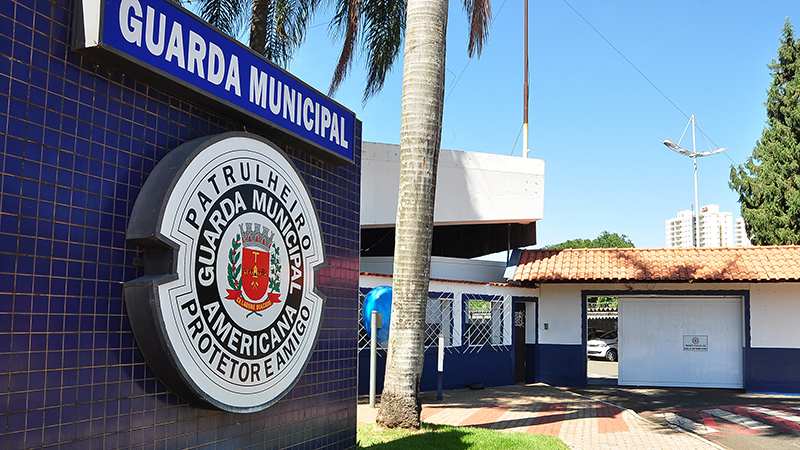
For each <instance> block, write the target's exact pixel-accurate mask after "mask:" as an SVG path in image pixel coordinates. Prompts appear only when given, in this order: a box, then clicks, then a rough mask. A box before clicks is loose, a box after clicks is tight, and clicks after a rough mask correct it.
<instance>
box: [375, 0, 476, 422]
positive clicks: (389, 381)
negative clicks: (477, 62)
mask: <svg viewBox="0 0 800 450" xmlns="http://www.w3.org/2000/svg"><path fill="white" fill-rule="evenodd" d="M447 4H448V1H447V0H408V4H407V6H406V27H407V29H406V36H405V56H404V60H403V95H402V102H401V113H400V116H401V124H400V190H399V193H398V202H397V220H396V231H395V236H396V238H395V250H394V270H393V281H392V286H393V287H392V318H391V323H390V325H389V326H390V329H391V330H392V332H391V334H390V336H389V348H388V352H387V359H386V378H385V381H384V385H383V392H382V394H381V407H380V410H379V411H378V417H377V421H378V422H379V423H381V424H383V425H384V426H387V427H390V428H394V427H403V428H419V425H420V411H421V410H422V407H421V404H420V399H419V381H420V377H421V375H422V363H423V361H424V356H425V347H424V345H425V310H426V308H427V303H428V302H427V300H428V283H429V280H430V267H431V266H430V262H431V243H432V241H433V206H434V193H435V189H436V171H437V165H438V160H439V146H440V144H441V135H442V111H443V109H444V74H445V41H446V35H447ZM464 7H465V9H466V10H467V13H468V15H469V17H470V22H471V24H472V27H471V34H470V45H469V51H470V54H472V53H473V51H477V52H478V53H480V50H481V46H482V43H483V40H484V39H485V38H486V36H487V33H488V26H489V17H490V9H489V0H465V3H464Z"/></svg>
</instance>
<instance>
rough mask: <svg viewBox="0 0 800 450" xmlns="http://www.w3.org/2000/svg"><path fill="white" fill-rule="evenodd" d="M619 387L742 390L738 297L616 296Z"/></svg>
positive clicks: (740, 308)
mask: <svg viewBox="0 0 800 450" xmlns="http://www.w3.org/2000/svg"><path fill="white" fill-rule="evenodd" d="M619 332H620V333H619V380H618V383H619V385H620V386H673V387H713V388H742V387H743V380H744V375H743V363H742V361H743V360H742V354H743V347H744V339H743V326H742V298H741V297H703V296H697V297H622V298H620V300H619Z"/></svg>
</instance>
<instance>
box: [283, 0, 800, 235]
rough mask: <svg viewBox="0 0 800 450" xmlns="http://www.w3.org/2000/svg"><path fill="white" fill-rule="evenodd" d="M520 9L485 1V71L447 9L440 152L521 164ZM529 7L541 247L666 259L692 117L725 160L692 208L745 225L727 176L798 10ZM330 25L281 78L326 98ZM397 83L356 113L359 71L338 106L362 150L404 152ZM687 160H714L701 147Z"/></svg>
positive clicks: (686, 187) (589, 1) (460, 16)
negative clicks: (649, 253)
mask: <svg viewBox="0 0 800 450" xmlns="http://www.w3.org/2000/svg"><path fill="white" fill-rule="evenodd" d="M522 5H523V4H522V3H521V2H516V1H508V0H505V1H504V0H494V1H493V4H492V9H493V15H494V23H493V25H492V28H491V31H490V34H489V41H488V43H487V45H486V46H485V47H484V52H483V55H482V57H481V58H480V59H472V60H469V59H468V58H467V56H466V37H467V27H466V18H465V15H464V13H463V11H462V9H461V4H460V2H455V1H454V2H451V4H450V20H449V27H448V45H447V50H448V53H447V79H446V81H447V87H446V92H445V95H446V97H447V99H446V101H445V108H444V122H443V133H442V148H445V149H453V150H465V151H475V152H486V153H496V154H504V155H514V156H521V155H522V138H521V136H520V134H519V133H520V131H521V128H522V85H523V81H524V76H523V42H522V37H523V6H522ZM529 5H530V6H529V8H530V13H529V14H530V28H529V39H530V41H529V46H530V84H531V90H530V116H529V117H530V119H529V121H530V148H531V156H532V157H535V158H540V159H543V160H544V161H545V167H546V169H545V170H546V173H545V190H544V218H543V219H542V220H541V221H540V222H539V223H538V239H539V244H540V245H548V244H555V243H559V242H562V241H565V240H568V239H575V238H587V239H591V238H594V237H596V236H598V235H599V234H600V233H601V232H602V231H603V230H607V231H609V232H615V233H620V234H625V235H627V236H628V237H629V238H630V239H631V240H632V241H633V242H634V244H636V246H637V247H663V246H664V245H665V236H664V221H665V220H667V219H669V218H672V217H675V216H676V213H677V211H679V210H683V209H690V208H691V206H692V203H693V201H694V181H693V169H692V161H691V159H690V158H688V157H685V156H681V155H679V154H677V153H674V152H672V151H671V150H669V149H667V148H666V147H665V146H663V145H662V144H661V142H660V141H661V140H663V139H666V138H671V139H673V140H674V141H676V142H677V141H678V139H679V138H680V136H681V133H682V132H683V130H684V127H685V126H686V124H687V122H688V119H689V116H690V115H692V114H694V115H695V116H696V118H697V121H698V123H699V125H700V127H701V128H702V130H703V131H704V132H705V134H706V135H707V136H708V137H709V138H710V139H711V140H712V141H713V142H710V145H711V146H712V148H716V147H728V150H727V151H726V152H724V153H723V154H720V155H715V156H712V157H708V158H701V159H699V160H698V181H699V183H698V184H699V196H700V205H701V206H702V205H706V204H709V203H717V204H719V205H720V208H721V210H722V211H730V212H733V215H734V218H736V217H739V216H740V213H739V204H738V197H737V195H736V194H735V193H734V192H733V191H731V190H730V189H729V188H728V180H729V173H730V166H731V165H732V164H734V163H735V164H740V163H743V162H744V161H745V160H746V159H747V157H748V156H750V155H751V153H752V150H753V147H754V145H755V143H756V140H757V139H759V138H760V136H761V132H762V130H763V127H764V125H765V121H766V112H765V109H764V104H763V103H764V101H765V100H766V89H767V88H768V86H769V83H770V80H771V76H770V72H769V69H768V68H767V64H769V63H770V62H771V61H772V60H773V59H774V58H776V56H777V49H778V46H779V41H778V40H779V38H780V35H781V29H782V27H783V24H784V21H785V19H786V17H787V16H788V17H789V18H790V19H791V20H793V23H795V25H800V2H798V1H797V0H784V1H773V0H767V1H760V2H756V1H750V0H746V1H745V0H728V1H722V0H713V1H712V0H708V1H704V0H693V1H688V0H674V1H670V2H642V1H633V0H626V1H621V0H607V1H598V0H567V1H564V0H530V3H529ZM570 5H571V6H570ZM573 8H574V10H573ZM576 11H577V12H576ZM584 19H585V20H584ZM327 20H328V16H326V14H325V13H324V12H323V13H322V14H321V15H319V16H318V17H317V18H316V20H315V23H317V24H321V25H320V26H317V27H314V28H312V29H310V30H309V33H308V38H307V40H306V43H305V44H304V46H303V47H302V49H301V50H300V51H299V53H298V54H297V55H296V56H295V59H294V60H293V61H292V63H291V65H290V66H289V70H290V72H292V73H294V74H295V75H296V76H298V77H299V78H301V79H302V80H304V81H305V82H306V83H308V84H310V85H311V86H313V87H315V88H317V89H319V90H320V91H323V92H327V88H328V84H329V83H330V78H331V73H332V71H333V68H334V65H335V62H336V58H337V56H338V52H339V44H338V43H337V44H332V43H331V39H330V37H329V34H328V29H327V25H325V24H324V23H325V22H326V21H327ZM587 21H588V23H587ZM589 24H591V25H589ZM592 27H594V28H595V29H596V30H597V31H599V33H600V34H602V37H601V36H600V35H599V34H598V32H596V31H595V30H594V29H593V28H592ZM606 40H607V41H608V42H610V43H611V44H612V45H613V47H612V46H611V45H609V43H607V42H606ZM614 47H615V48H616V49H617V50H618V51H619V53H618V52H617V50H615V49H614ZM620 53H622V55H624V57H623V56H621V55H620ZM626 58H627V60H629V61H630V62H631V63H632V64H633V65H634V66H635V67H636V68H634V67H632V66H631V64H629V62H628V61H626ZM637 69H638V71H637ZM639 71H641V73H642V74H644V76H643V75H642V74H640V73H639ZM645 77H646V78H645ZM401 79H402V55H401V58H400V60H399V61H398V62H397V64H396V66H395V69H394V71H393V73H392V74H391V75H390V76H389V78H388V80H387V82H386V85H385V87H384V89H383V91H382V93H381V94H380V95H378V96H377V97H375V98H373V99H372V100H371V101H370V102H369V103H367V104H366V105H362V103H361V95H362V91H363V87H364V83H365V76H364V71H363V70H362V61H361V60H357V61H355V63H354V65H353V68H352V72H351V74H350V76H349V78H348V79H347V80H346V82H345V83H344V85H343V86H342V88H341V89H340V91H339V93H338V94H337V95H336V97H335V99H336V100H337V101H339V102H340V103H342V104H343V105H345V106H346V107H348V108H350V109H351V110H353V111H355V112H356V115H357V116H358V117H359V118H360V119H361V120H362V121H363V124H364V130H363V139H364V140H365V141H374V142H386V143H395V144H396V143H399V142H400V93H401V81H402V80H401ZM648 79H649V81H648ZM651 82H652V84H651ZM653 85H655V86H656V87H657V88H656V87H654V86H653ZM659 90H660V91H661V92H663V94H664V95H662V93H660V92H659ZM665 96H666V97H667V98H668V99H667V98H665ZM672 103H674V104H675V105H677V108H676V106H673V104H672ZM691 142H692V141H691V134H690V132H687V137H685V138H684V140H683V141H682V143H681V144H682V145H683V146H684V147H686V148H689V149H691V145H692V143H691ZM697 150H698V151H705V150H708V148H707V147H706V144H705V142H704V141H703V140H702V139H701V137H700V134H699V133H698V137H697Z"/></svg>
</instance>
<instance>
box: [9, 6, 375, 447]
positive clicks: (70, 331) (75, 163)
mask: <svg viewBox="0 0 800 450" xmlns="http://www.w3.org/2000/svg"><path fill="white" fill-rule="evenodd" d="M72 6H73V5H72V2H71V1H69V0H56V1H53V2H51V1H49V0H24V1H22V0H20V1H16V0H1V1H0V146H1V147H2V149H3V152H2V156H1V157H0V158H1V159H0V185H1V186H2V197H0V427H2V429H3V430H4V433H3V434H0V445H1V446H2V447H3V448H7V449H23V448H59V449H89V448H92V449H93V448H105V449H111V448H141V449H153V448H155V449H161V448H163V449H167V448H180V449H184V448H212V449H223V448H224V449H243V448H258V449H268V448H307V449H317V448H348V447H353V446H355V423H356V375H357V374H356V359H357V355H356V340H357V335H356V333H357V326H356V324H357V306H358V300H357V298H358V296H357V287H358V239H359V234H358V233H359V231H358V230H359V216H358V210H359V173H360V170H359V166H360V134H361V133H360V129H359V130H357V135H358V136H359V138H358V139H357V142H356V164H354V165H350V166H344V167H332V166H330V165H327V164H325V163H323V162H321V161H319V160H317V159H314V158H312V157H310V156H308V155H306V154H304V153H302V152H299V151H295V150H293V149H291V148H287V147H285V146H284V149H285V150H286V152H287V153H288V154H289V155H290V156H291V157H292V159H293V161H294V163H295V164H296V166H297V167H298V169H299V170H300V171H301V173H302V174H303V176H304V179H305V181H306V183H307V184H308V187H309V189H310V191H311V194H312V197H313V198H314V199H315V204H316V207H317V209H318V212H319V216H320V220H321V222H322V227H323V233H324V239H325V244H326V257H327V263H328V264H327V266H326V267H325V268H324V269H322V270H321V271H320V272H319V275H318V286H319V289H320V290H321V291H322V292H323V293H324V294H325V295H326V296H327V302H326V309H325V315H324V317H323V322H322V329H321V331H320V334H319V340H318V342H317V346H316V349H315V352H314V354H313V357H312V359H311V361H310V363H309V364H308V367H307V369H306V371H305V373H304V375H303V376H302V377H301V379H300V381H299V382H298V383H297V385H296V386H295V388H294V389H293V390H292V391H291V392H290V393H289V394H288V395H287V396H286V397H285V398H284V399H283V400H281V401H280V402H279V403H277V404H276V405H274V406H272V407H270V408H268V409H266V410H265V411H262V412H259V413H254V414H229V413H223V412H218V411H210V410H204V409H199V408H196V407H193V406H190V405H188V404H186V403H185V402H183V401H181V400H179V399H178V398H177V397H175V396H174V395H172V394H171V393H169V392H168V391H167V390H166V389H165V388H164V387H163V386H162V385H161V384H160V383H159V382H158V380H157V379H156V378H155V377H154V376H153V374H152V372H151V371H150V369H149V368H148V367H147V365H146V364H145V362H144V360H143V358H142V356H141V354H140V352H139V350H138V348H137V346H136V342H135V341H134V338H133V335H132V334H131V331H130V326H129V324H128V320H127V316H126V311H125V306H124V302H123V300H122V282H123V281H126V280H131V279H133V278H136V277H138V276H140V275H141V269H140V267H138V266H137V265H136V264H135V262H136V261H137V259H138V256H141V255H140V254H138V253H137V250H136V249H135V248H133V247H132V246H130V245H128V244H127V243H126V242H125V230H126V226H127V222H128V215H129V213H130V211H131V208H132V207H133V202H134V200H135V199H136V196H137V194H138V192H139V189H140V187H141V186H142V183H143V182H144V180H145V179H146V178H147V175H148V173H150V171H151V170H152V169H153V167H154V166H155V164H156V163H158V161H159V160H160V159H161V158H162V157H163V156H164V155H165V154H166V152H167V151H168V150H169V149H171V148H174V147H176V146H178V145H179V144H181V143H183V142H185V141H187V140H190V139H193V138H195V137H199V136H206V135H210V134H216V133H220V132H224V131H230V130H239V129H241V128H242V127H241V126H240V125H239V124H238V123H235V122H231V121H230V120H229V119H227V118H226V117H222V116H220V115H217V114H215V113H214V112H213V111H208V110H204V109H200V108H198V107H196V106H194V105H192V104H190V103H188V102H186V101H184V100H182V99H180V98H176V97H172V96H170V95H169V93H168V92H162V91H159V90H158V86H151V85H147V84H145V83H142V82H140V81H137V80H136V79H135V78H133V77H130V76H128V75H126V74H125V73H124V72H123V71H121V70H118V69H113V68H109V67H105V66H103V65H98V64H96V63H95V62H93V61H91V60H88V59H84V58H82V57H80V56H79V55H77V54H75V53H73V52H72V51H71V50H70V46H69V42H70V38H71V30H70V27H71V23H72V22H71V20H72Z"/></svg>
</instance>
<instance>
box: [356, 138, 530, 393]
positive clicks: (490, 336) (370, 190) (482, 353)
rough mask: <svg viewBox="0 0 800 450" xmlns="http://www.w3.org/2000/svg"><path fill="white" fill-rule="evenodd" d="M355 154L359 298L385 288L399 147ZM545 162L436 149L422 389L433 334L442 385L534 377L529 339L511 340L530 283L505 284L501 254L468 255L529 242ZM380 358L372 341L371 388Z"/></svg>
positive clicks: (363, 371) (433, 360)
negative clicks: (493, 257) (442, 365)
mask: <svg viewBox="0 0 800 450" xmlns="http://www.w3.org/2000/svg"><path fill="white" fill-rule="evenodd" d="M361 157H362V160H361V163H362V165H361V169H362V172H361V215H360V223H361V236H360V238H361V258H360V271H361V276H360V279H359V298H360V300H361V301H362V302H363V300H364V299H365V298H366V297H367V296H368V295H369V293H370V292H371V291H372V289H374V288H376V287H379V286H389V287H391V286H392V271H393V265H394V258H393V255H394V227H395V219H396V217H397V192H398V190H399V185H400V146H398V145H391V144H380V143H373V142H364V143H363V147H362V153H361ZM544 168H545V167H544V161H542V160H540V159H534V158H519V157H511V156H504V155H494V154H488V153H476V152H462V151H454V150H441V151H440V153H439V170H438V174H437V178H436V204H435V208H434V216H433V218H434V223H433V243H432V246H431V247H432V250H431V252H432V261H431V274H430V276H431V280H430V284H429V290H428V305H427V310H426V319H425V323H426V326H425V348H426V350H425V368H424V369H423V371H422V377H421V379H420V389H421V390H428V391H431V390H435V389H436V388H437V376H438V372H437V370H436V368H437V358H438V348H437V347H438V346H439V337H440V336H442V337H443V339H444V349H443V351H444V353H445V354H447V357H446V358H447V363H446V367H447V368H446V369H445V371H446V375H445V376H444V381H443V383H444V389H460V388H465V387H467V386H469V385H470V384H472V383H475V382H481V383H483V384H484V385H486V386H498V385H510V384H514V383H515V382H524V381H525V380H531V381H532V380H534V379H535V374H534V373H533V370H534V368H535V366H534V364H533V354H534V353H533V346H528V345H527V344H526V342H525V339H523V338H520V337H516V338H515V337H514V336H522V337H524V336H525V334H524V330H525V320H524V315H525V308H526V303H529V302H534V301H535V299H534V298H532V297H529V296H528V295H527V294H528V293H530V289H522V288H520V287H518V286H513V285H509V284H507V283H505V271H506V262H505V261H501V262H498V261H485V260H476V259H472V258H475V257H478V256H483V255H488V254H494V253H498V252H502V251H508V250H512V249H515V248H519V247H527V246H531V245H534V244H536V222H538V221H539V220H541V219H542V214H543V211H544ZM362 305H363V303H362ZM362 310H363V307H359V311H361V312H362V313H363V311H362ZM359 324H360V325H359V346H358V348H359V366H358V379H359V384H358V390H359V393H362V394H366V393H367V392H368V389H369V382H368V380H369V371H368V369H369V367H370V361H369V335H368V333H367V330H366V327H365V326H364V323H363V320H359ZM530 326H535V325H533V323H532V322H531V325H530ZM520 330H523V331H522V332H520ZM520 333H521V334H520ZM527 361H530V364H528V362H527ZM385 364H386V354H385V349H383V348H380V349H379V351H378V358H377V362H376V365H377V389H378V390H379V391H380V390H381V389H382V384H383V374H384V370H385Z"/></svg>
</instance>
